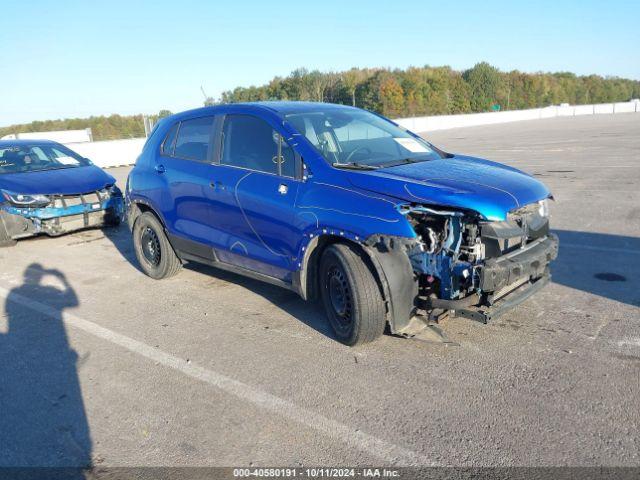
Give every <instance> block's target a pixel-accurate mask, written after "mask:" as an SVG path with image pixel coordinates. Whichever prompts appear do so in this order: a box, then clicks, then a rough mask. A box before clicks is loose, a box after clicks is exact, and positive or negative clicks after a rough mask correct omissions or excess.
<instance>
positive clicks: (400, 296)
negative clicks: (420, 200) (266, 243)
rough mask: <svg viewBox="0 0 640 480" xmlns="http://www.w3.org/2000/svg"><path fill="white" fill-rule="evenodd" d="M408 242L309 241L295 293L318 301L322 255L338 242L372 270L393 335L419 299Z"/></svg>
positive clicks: (383, 239) (322, 237)
mask: <svg viewBox="0 0 640 480" xmlns="http://www.w3.org/2000/svg"><path fill="white" fill-rule="evenodd" d="M411 241H412V240H411V239H406V238H400V237H389V236H385V235H373V236H371V237H369V238H368V239H367V240H366V241H365V240H363V241H355V240H352V239H350V238H345V237H343V236H338V235H335V234H325V235H318V236H315V237H313V238H311V240H310V241H309V243H308V244H307V246H306V249H305V252H304V256H303V258H302V260H301V262H300V270H299V272H298V273H299V277H298V282H297V283H298V293H299V294H300V296H301V297H302V298H303V299H305V300H310V301H315V300H317V299H318V298H319V292H320V285H319V274H318V272H319V266H320V258H321V257H322V254H323V252H324V251H325V250H326V248H327V247H329V246H330V245H334V244H337V243H340V244H345V245H350V246H352V247H353V248H355V249H356V250H357V251H359V252H360V253H361V254H362V258H364V259H365V262H366V263H367V266H368V267H369V268H370V269H371V271H372V273H373V276H374V278H375V279H376V282H377V283H378V287H379V289H380V293H381V295H382V296H383V300H384V303H385V308H386V316H387V322H388V323H389V326H390V328H391V331H392V332H393V333H395V332H398V331H400V330H402V328H404V327H405V326H406V325H408V323H409V321H410V319H411V317H412V315H413V311H414V307H415V300H416V298H417V296H418V282H417V279H416V278H415V275H414V273H413V268H412V266H411V262H410V261H409V257H408V256H407V254H406V248H405V247H406V246H407V244H408V243H410V242H411Z"/></svg>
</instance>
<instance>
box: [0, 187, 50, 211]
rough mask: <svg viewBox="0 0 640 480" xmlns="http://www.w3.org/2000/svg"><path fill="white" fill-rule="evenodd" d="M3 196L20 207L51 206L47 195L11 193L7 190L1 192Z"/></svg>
mask: <svg viewBox="0 0 640 480" xmlns="http://www.w3.org/2000/svg"><path fill="white" fill-rule="evenodd" d="M1 192H2V196H3V197H4V198H5V199H6V200H8V201H9V202H10V203H12V204H13V205H16V206H18V207H33V208H36V207H46V206H47V205H49V202H50V200H49V197H47V196H46V195H39V194H33V195H27V194H22V193H15V192H9V191H7V190H1Z"/></svg>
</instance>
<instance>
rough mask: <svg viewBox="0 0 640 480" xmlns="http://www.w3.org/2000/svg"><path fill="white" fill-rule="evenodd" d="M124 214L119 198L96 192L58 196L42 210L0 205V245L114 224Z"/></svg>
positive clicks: (120, 197)
mask: <svg viewBox="0 0 640 480" xmlns="http://www.w3.org/2000/svg"><path fill="white" fill-rule="evenodd" d="M123 212H124V207H123V199H122V196H120V195H109V196H107V195H104V194H99V192H96V193H92V194H87V195H77V196H73V197H60V198H59V199H58V198H56V199H54V200H52V202H51V204H50V206H47V207H43V208H22V207H17V206H14V205H11V204H7V203H5V204H0V246H3V245H10V244H11V243H12V242H13V241H15V240H17V239H20V238H25V237H31V236H34V235H37V234H40V233H43V234H46V235H49V236H58V235H63V234H65V233H69V232H73V231H76V230H81V229H84V228H90V227H100V226H104V225H113V224H116V223H118V222H119V221H120V219H121V218H122V215H123Z"/></svg>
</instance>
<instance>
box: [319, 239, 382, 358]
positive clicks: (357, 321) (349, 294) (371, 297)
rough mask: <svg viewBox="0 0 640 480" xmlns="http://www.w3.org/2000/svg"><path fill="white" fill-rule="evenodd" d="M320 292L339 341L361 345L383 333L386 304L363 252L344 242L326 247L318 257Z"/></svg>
mask: <svg viewBox="0 0 640 480" xmlns="http://www.w3.org/2000/svg"><path fill="white" fill-rule="evenodd" d="M320 291H321V296H322V303H323V305H324V308H325V311H326V313H327V317H328V319H329V323H330V324H331V327H332V328H333V331H334V332H335V334H336V336H337V338H338V340H340V342H342V343H344V344H345V345H350V346H353V345H361V344H364V343H368V342H371V341H373V340H375V339H376V338H378V337H379V336H380V335H382V333H383V332H384V327H385V324H386V317H385V304H384V300H383V298H382V294H381V292H380V288H379V287H378V283H377V282H376V279H375V277H374V275H373V273H372V271H371V269H370V268H369V266H368V265H367V262H366V259H365V257H364V254H363V253H361V252H359V251H357V250H356V249H355V248H354V247H352V246H350V245H345V244H335V245H331V246H329V247H327V249H326V250H325V251H324V253H323V254H322V258H321V260H320Z"/></svg>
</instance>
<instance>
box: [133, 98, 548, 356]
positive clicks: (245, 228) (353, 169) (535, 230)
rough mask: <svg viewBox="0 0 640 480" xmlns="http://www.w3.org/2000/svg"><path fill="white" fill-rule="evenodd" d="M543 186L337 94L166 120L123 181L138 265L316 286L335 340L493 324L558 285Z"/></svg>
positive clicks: (307, 291)
mask: <svg viewBox="0 0 640 480" xmlns="http://www.w3.org/2000/svg"><path fill="white" fill-rule="evenodd" d="M550 198H551V195H550V192H549V190H548V189H547V188H546V187H545V186H544V185H543V184H542V183H540V182H539V181H538V180H536V179H534V178H533V177H531V176H529V175H527V174H525V173H523V172H521V171H519V170H516V169H514V168H511V167H508V166H504V165H500V164H497V163H493V162H490V161H487V160H482V159H478V158H472V157H467V156H462V155H454V154H450V153H446V152H443V151H442V150H440V149H438V148H436V147H435V146H433V145H431V144H430V143H428V142H427V141H425V140H424V139H422V138H420V137H419V136H418V135H415V134H413V133H411V132H409V131H407V130H406V129H404V128H402V127H399V126H398V125H396V124H395V123H393V122H392V121H390V120H387V119H385V118H383V117H381V116H379V115H376V114H373V113H370V112H367V111H364V110H360V109H357V108H352V107H346V106H341V105H331V104H321V103H301V102H266V103H249V104H233V105H220V106H215V107H206V108H201V109H197V110H192V111H188V112H184V113H180V114H177V115H173V116H171V117H168V118H166V119H164V120H162V121H161V122H160V123H159V124H158V125H157V127H156V129H155V131H154V132H153V134H152V135H151V136H150V138H149V140H148V141H147V143H146V145H145V147H144V149H143V151H142V154H141V155H140V157H139V158H138V161H137V163H136V165H135V168H134V169H133V170H132V171H131V174H130V175H129V179H128V183H127V188H126V206H127V210H128V222H129V226H130V228H131V230H132V233H133V242H134V246H135V252H136V255H137V258H138V261H139V263H140V266H141V268H142V269H143V270H144V271H145V272H146V273H147V274H148V275H149V276H151V277H152V278H156V279H160V278H166V277H169V276H172V275H174V274H175V273H177V272H178V270H179V269H180V267H181V265H182V264H183V263H184V262H188V261H194V262H201V263H205V264H209V265H212V266H215V267H218V268H221V269H225V270H230V271H232V272H236V273H240V274H243V275H247V276H250V277H253V278H257V279H260V280H263V281H266V282H269V283H272V284H275V285H279V286H282V287H284V288H288V289H290V290H293V291H294V292H297V293H298V294H299V295H300V296H301V297H302V298H304V299H309V300H312V299H316V298H319V299H320V300H321V301H322V303H323V305H324V308H325V310H326V313H327V317H328V319H329V322H330V324H331V326H332V327H333V330H334V331H335V334H336V336H337V338H338V339H339V340H340V341H342V342H343V343H345V344H347V345H355V344H359V343H365V342H369V341H372V340H374V339H375V338H377V337H378V336H379V335H381V334H382V333H383V331H384V330H385V327H386V326H387V325H388V326H389V329H390V331H391V332H392V333H394V334H397V335H403V336H413V335H415V334H417V333H419V332H420V331H421V330H422V329H424V328H425V327H427V326H428V325H430V324H433V323H434V322H439V321H442V320H443V319H444V318H446V317H447V316H448V315H455V316H462V317H466V318H469V319H473V320H477V321H480V322H484V323H486V322H487V321H489V320H490V319H491V318H493V317H495V316H497V315H499V314H501V313H503V312H504V311H505V310H508V309H510V308H512V307H513V306H515V305H517V304H519V303H521V302H522V301H524V300H525V299H526V298H528V297H529V296H530V295H532V294H533V293H535V292H536V291H538V290H539V289H540V288H542V287H543V286H544V285H545V284H546V283H548V281H549V278H550V274H549V263H550V262H551V261H552V260H553V259H554V258H555V257H556V255H557V249H558V240H557V238H556V236H555V235H553V234H551V233H550V231H549V218H548V217H549V211H548V205H547V202H548V200H549V199H550Z"/></svg>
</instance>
